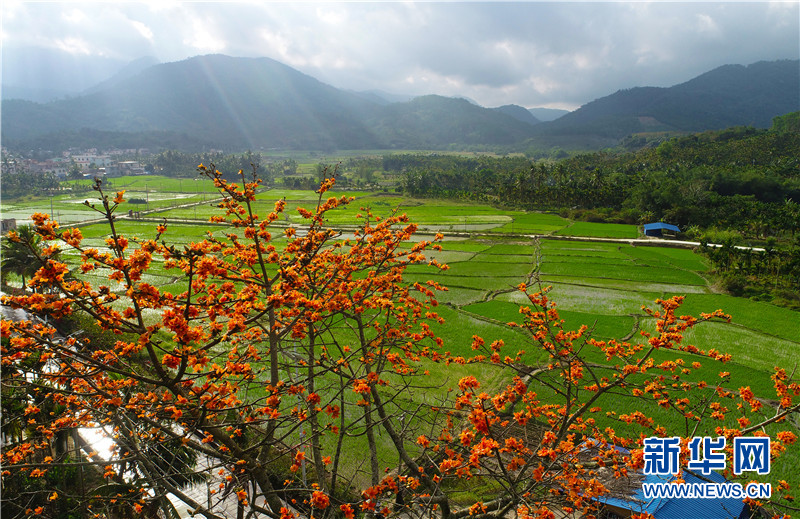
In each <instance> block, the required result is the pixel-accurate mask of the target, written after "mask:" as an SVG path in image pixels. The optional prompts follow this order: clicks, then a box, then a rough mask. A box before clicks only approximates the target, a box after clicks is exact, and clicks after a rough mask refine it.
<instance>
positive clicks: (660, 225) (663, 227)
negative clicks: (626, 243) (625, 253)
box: [644, 222, 681, 238]
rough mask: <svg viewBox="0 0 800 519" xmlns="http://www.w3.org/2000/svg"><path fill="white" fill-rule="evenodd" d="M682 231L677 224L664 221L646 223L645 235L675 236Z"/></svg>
mask: <svg viewBox="0 0 800 519" xmlns="http://www.w3.org/2000/svg"><path fill="white" fill-rule="evenodd" d="M679 232H681V230H680V229H679V228H678V227H677V226H676V225H671V224H668V223H664V222H655V223H646V224H644V235H645V236H653V237H657V238H661V237H663V236H675V235H676V234H678V233H679Z"/></svg>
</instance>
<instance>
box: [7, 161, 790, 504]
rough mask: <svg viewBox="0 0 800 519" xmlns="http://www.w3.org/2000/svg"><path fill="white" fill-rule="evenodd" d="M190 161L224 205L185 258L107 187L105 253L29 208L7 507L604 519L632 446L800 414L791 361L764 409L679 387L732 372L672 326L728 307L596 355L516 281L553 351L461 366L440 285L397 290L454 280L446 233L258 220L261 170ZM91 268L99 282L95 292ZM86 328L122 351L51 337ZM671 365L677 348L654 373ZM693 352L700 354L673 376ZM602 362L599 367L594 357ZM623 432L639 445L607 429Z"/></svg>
mask: <svg viewBox="0 0 800 519" xmlns="http://www.w3.org/2000/svg"><path fill="white" fill-rule="evenodd" d="M199 170H200V172H201V173H202V174H203V175H205V176H207V177H208V178H209V179H210V180H211V181H212V182H214V184H215V185H216V187H217V188H218V189H219V190H220V193H221V195H222V199H221V200H222V201H221V202H220V204H219V205H220V208H221V210H222V211H221V214H220V216H217V217H214V218H212V221H213V222H215V223H227V226H226V227H220V229H222V230H223V231H222V232H217V233H209V234H208V237H207V238H206V239H205V240H203V241H201V242H197V243H191V244H189V245H187V246H182V247H179V246H176V245H170V244H169V242H168V241H167V238H168V237H169V228H168V226H166V225H163V224H162V225H159V226H158V227H157V228H156V229H154V236H153V238H152V239H141V238H133V237H126V236H124V235H123V234H122V233H121V232H120V231H119V229H118V227H119V220H118V219H117V216H116V214H115V213H116V210H117V209H118V207H119V204H121V203H122V202H123V200H124V198H123V197H124V193H123V192H120V193H116V194H115V195H114V196H110V195H107V194H106V193H105V192H104V191H103V189H102V185H101V184H100V183H99V182H98V183H97V185H96V189H97V191H98V194H99V200H100V202H99V204H98V205H97V206H96V207H95V208H96V210H97V211H99V212H100V213H102V215H103V216H104V218H105V219H106V220H107V222H108V225H109V232H110V234H109V237H108V239H107V240H106V245H107V247H106V248H105V249H103V250H100V249H97V248H92V247H88V246H85V245H84V243H83V242H84V240H83V237H82V235H81V232H80V230H79V229H77V228H67V229H61V228H60V227H59V225H58V223H57V222H55V221H53V220H52V219H51V218H50V217H49V216H48V215H44V214H36V215H34V216H33V220H34V223H35V228H36V231H37V233H38V235H39V236H41V238H42V239H43V240H44V242H45V244H46V246H45V247H44V248H42V249H36V251H35V254H36V257H37V260H38V262H39V263H40V265H41V268H39V270H38V272H37V273H36V274H35V276H34V277H33V279H32V280H31V281H30V283H29V287H30V288H31V289H33V292H32V293H26V294H22V295H18V296H12V297H6V298H4V301H3V302H4V304H5V305H9V306H12V307H16V308H22V309H24V310H25V311H26V312H27V313H28V314H29V316H30V318H29V319H26V320H19V321H12V320H4V321H3V322H2V338H3V343H2V369H3V372H2V375H3V380H2V388H3V398H4V400H5V401H6V403H8V406H6V404H4V413H5V414H7V415H8V414H9V413H10V416H4V434H5V436H4V438H5V444H4V450H3V453H2V465H3V484H4V496H3V510H4V512H5V511H8V512H9V514H10V515H12V516H24V515H29V514H39V515H45V516H51V517H65V516H67V515H69V514H84V515H85V516H90V515H94V516H97V517H109V518H115V517H132V516H139V515H146V516H151V517H156V516H158V517H165V518H166V517H174V516H176V515H177V513H178V512H177V510H178V508H180V506H183V507H184V508H185V509H187V510H188V511H189V512H190V513H192V514H195V515H202V516H204V517H208V518H222V517H233V516H238V517H244V516H245V515H247V516H248V517H260V516H267V517H272V518H275V519H290V518H292V517H296V516H299V517H315V518H324V517H333V516H343V517H346V518H347V519H352V518H353V517H355V516H357V515H359V516H360V515H366V516H369V517H374V516H377V515H382V516H383V517H388V516H393V515H396V516H403V517H441V518H442V519H457V518H461V517H466V516H478V517H480V518H490V517H491V518H500V517H507V516H511V515H514V514H516V515H517V516H519V517H523V518H526V517H555V516H556V515H563V514H567V515H576V516H577V515H580V514H594V513H596V511H597V510H598V501H597V499H598V498H599V497H601V496H603V495H605V494H607V493H608V491H609V488H610V486H612V483H613V482H614V481H617V480H620V479H625V478H629V477H631V474H633V473H635V472H636V471H638V470H639V469H641V468H642V466H643V461H642V440H643V438H644V437H645V436H649V435H654V436H663V435H666V434H680V435H681V436H683V437H685V438H686V439H687V440H688V437H689V436H691V435H692V434H695V433H698V431H701V432H704V433H705V432H707V431H709V430H714V429H717V431H718V433H719V434H720V435H724V436H726V437H731V438H732V437H735V436H738V435H744V434H749V433H752V432H754V431H760V430H761V428H763V427H765V426H766V425H768V424H772V423H773V422H776V423H777V422H782V421H785V420H786V419H787V417H789V416H790V415H791V414H792V413H797V412H798V409H799V408H800V406H799V405H798V404H797V403H796V402H795V401H794V400H793V399H794V397H796V396H797V395H798V393H800V387H798V385H797V383H796V382H794V381H793V380H791V377H790V376H789V375H788V374H787V373H786V372H785V371H782V370H778V371H776V374H775V375H774V377H773V378H774V381H775V388H776V391H777V393H778V397H779V399H778V400H779V403H778V404H776V405H775V407H774V408H772V409H774V413H772V414H771V415H769V416H767V415H766V413H765V408H764V406H763V405H762V404H761V401H759V400H757V399H756V398H755V397H754V396H753V394H752V392H750V391H748V390H746V388H742V390H740V391H739V392H738V394H737V393H735V392H732V391H730V390H728V389H726V388H724V386H723V385H722V384H718V385H716V387H715V386H714V385H712V384H709V383H706V382H702V381H692V380H691V377H690V375H691V372H692V371H693V370H694V369H696V367H698V366H699V361H700V360H703V359H704V358H705V359H708V361H713V362H717V361H725V360H726V358H727V357H726V356H724V355H722V354H720V353H718V352H716V351H713V350H712V351H700V350H698V349H697V348H694V347H692V346H689V345H685V344H684V343H683V338H682V334H683V332H684V331H685V330H687V329H688V328H690V327H692V326H695V325H696V324H698V323H700V322H702V321H705V320H709V319H719V318H725V316H724V315H722V313H721V312H713V313H711V314H704V315H702V316H700V317H699V318H693V317H679V316H678V314H677V313H676V311H677V309H678V308H679V306H680V302H681V299H680V298H673V299H670V300H666V301H660V302H659V305H660V309H658V310H654V311H650V313H651V315H652V316H653V317H654V318H655V320H656V322H657V328H656V331H655V332H654V333H653V334H652V335H645V336H644V337H643V338H642V341H641V342H639V343H625V342H617V341H608V342H603V341H597V340H595V339H593V338H592V337H591V333H590V332H589V330H588V329H587V328H586V327H582V328H580V329H579V330H577V331H568V330H564V329H563V321H562V320H561V319H560V318H559V315H558V312H557V310H556V308H555V305H554V304H553V303H552V302H551V301H549V299H548V296H547V293H546V290H539V291H537V292H533V291H529V289H528V287H527V286H525V285H520V287H519V289H520V290H521V291H523V292H525V293H526V294H528V298H529V302H530V305H529V306H525V307H523V308H522V313H523V320H522V323H521V324H511V325H512V326H516V327H519V328H522V329H523V330H525V331H526V332H527V333H528V335H529V337H530V340H529V342H528V343H527V346H526V348H528V349H529V350H530V349H531V348H536V349H538V350H540V351H543V352H544V355H545V356H546V357H547V359H548V360H547V361H546V362H544V363H543V364H541V365H534V366H529V365H526V363H525V362H524V361H525V359H526V358H528V357H527V356H526V353H525V352H524V351H521V348H520V347H519V346H518V345H505V344H503V343H502V342H500V341H495V342H490V343H488V344H487V342H486V341H484V340H483V339H481V338H480V337H475V338H474V341H473V344H472V347H473V350H474V352H475V354H474V356H473V357H470V358H464V357H454V356H451V355H449V354H447V353H446V352H444V351H443V350H442V348H441V346H442V341H441V339H439V338H438V337H437V336H436V332H435V327H436V325H438V324H441V322H442V319H441V318H440V317H439V316H438V315H437V313H436V311H435V308H436V305H437V303H436V298H435V294H436V292H437V291H438V290H441V289H442V287H440V286H439V285H438V284H437V283H436V282H434V281H430V282H428V283H426V284H420V283H409V282H406V281H405V280H404V271H405V269H406V268H407V267H408V266H409V265H414V264H419V263H429V264H431V265H432V267H433V268H434V269H436V268H440V269H444V268H446V266H444V265H440V264H438V263H437V262H436V261H435V260H430V259H428V258H426V255H425V254H426V250H428V249H429V248H438V247H439V245H438V244H437V243H436V242H438V241H440V240H441V239H442V236H440V235H437V236H436V237H435V238H434V239H433V240H432V242H428V241H418V242H412V241H411V238H412V235H413V234H414V233H415V231H416V229H417V228H416V226H415V225H414V224H412V223H409V222H408V219H407V218H406V217H405V216H404V215H397V214H393V215H391V216H389V217H385V218H381V217H378V216H375V215H373V214H372V213H370V212H369V211H368V210H364V211H363V213H362V214H360V215H358V217H357V218H358V222H359V224H358V226H357V228H356V230H354V231H348V233H347V234H343V233H342V232H340V231H337V230H335V229H333V228H331V227H330V226H328V225H326V222H325V216H326V214H327V213H328V212H329V211H333V210H335V209H336V208H337V207H339V206H341V205H345V204H348V203H349V202H350V199H348V198H347V197H342V198H336V197H327V198H326V193H327V192H328V191H329V189H330V188H331V187H332V186H333V184H334V178H329V179H327V180H325V181H324V182H323V183H322V185H321V186H320V189H319V194H320V197H319V201H318V203H317V206H316V209H315V210H314V211H308V210H305V209H302V208H301V209H298V211H299V213H300V215H301V216H302V218H303V219H304V221H305V225H304V226H302V227H299V228H294V227H278V223H279V219H280V215H281V213H283V212H284V211H285V210H286V205H285V202H284V201H278V202H276V203H275V207H274V210H273V211H270V212H269V213H268V214H266V215H259V214H257V212H256V203H255V199H256V192H257V189H258V186H259V180H258V178H257V177H256V175H255V171H254V172H253V175H252V178H248V175H246V174H245V173H243V172H240V175H241V179H242V183H241V185H236V184H231V183H228V182H227V181H225V180H224V179H223V178H222V176H221V174H220V173H219V172H218V171H216V169H215V168H214V167H213V166H210V167H206V166H203V165H201V166H200V167H199ZM281 235H282V236H281ZM9 239H11V240H19V239H20V237H19V236H16V235H14V234H12V235H10V236H9ZM32 250H33V249H32ZM70 257H78V258H80V262H79V264H77V265H71V264H69V263H67V260H68V258H70ZM154 269H164V270H166V271H168V272H173V273H177V275H178V276H179V277H180V278H181V279H182V280H183V281H184V282H185V286H184V289H183V290H182V291H181V293H178V294H173V293H171V292H168V291H166V290H162V289H159V287H157V286H154V285H152V284H150V283H148V282H147V279H148V278H147V276H146V274H147V273H148V271H151V270H154ZM87 275H92V276H94V278H98V277H99V276H102V279H103V280H104V281H103V282H101V283H99V284H97V285H96V286H95V285H93V284H90V283H89V282H88V281H86V280H85V279H84V278H85V277H86V276H87ZM105 280H107V281H105ZM77 314H80V315H84V316H90V317H91V320H92V321H93V322H94V323H95V324H96V326H98V327H99V328H100V329H102V330H103V331H105V333H106V336H107V337H108V336H110V337H113V339H112V340H105V341H96V340H95V341H90V340H88V339H87V338H85V337H84V336H81V335H80V334H67V333H65V332H64V330H62V329H61V326H62V323H63V322H65V321H68V320H69V319H70V316H73V315H77ZM670 351H674V352H677V353H678V354H680V355H677V356H676V357H675V358H671V359H667V360H656V358H657V357H658V358H659V359H661V357H660V353H661V352H670ZM687 355H690V356H693V357H696V358H697V362H696V363H695V364H694V365H692V364H687V363H686V362H685V361H684V360H683V359H684V357H685V356H687ZM598 356H600V357H601V358H603V359H605V362H603V363H599V362H597V361H596V360H595V361H592V360H591V359H597V358H598ZM704 362H705V361H704ZM432 363H450V364H453V365H473V366H474V367H475V369H474V371H472V373H473V374H472V375H467V376H464V377H462V378H460V380H457V381H454V382H453V383H452V386H453V387H452V390H453V391H452V392H447V391H446V390H443V389H446V388H440V386H441V385H442V382H441V381H437V380H431V377H430V376H428V375H427V373H428V371H427V369H428V368H429V367H431V366H432ZM486 373H491V374H492V375H491V376H490V377H486V378H484V377H483V375H481V374H486ZM497 380H501V381H502V383H501V384H500V385H499V386H498V384H497V382H496V381H497ZM492 381H494V382H492ZM446 383H447V382H445V384H446ZM412 395H415V396H412ZM423 395H424V398H423ZM621 395H625V396H626V397H627V398H635V399H641V401H642V402H656V403H657V405H658V406H659V407H660V408H663V409H666V410H668V411H669V412H672V413H675V414H676V415H677V416H679V417H680V418H681V423H684V424H691V426H689V425H687V426H686V428H685V430H683V431H681V432H677V433H676V432H675V430H674V427H672V428H668V427H665V426H664V425H660V424H659V423H657V421H656V420H655V419H654V418H653V417H651V416H648V415H647V414H646V413H644V412H640V411H636V412H633V413H627V414H621V415H616V414H614V412H613V399H614V398H620V397H621ZM12 404H13V405H12ZM609 404H610V405H611V406H612V408H608V406H609ZM604 405H605V406H606V408H605V411H606V412H605V413H603V412H601V409H603V407H602V406H604ZM737 406H738V407H737ZM642 408H643V409H646V406H645V404H643V407H642ZM734 408H735V410H734ZM729 414H737V417H738V420H735V421H733V423H731V420H730V417H729V416H727V415H729ZM615 423H619V424H621V425H622V424H624V426H626V427H627V426H635V427H638V428H639V429H640V432H638V433H634V432H630V429H629V428H628V429H627V430H628V431H629V432H627V433H618V432H617V431H615V429H614V428H613V425H614V424H615ZM12 425H13V427H12ZM701 426H702V429H699V427H701ZM709 428H710V429H709ZM12 429H13V433H12ZM91 431H95V432H96V431H103V433H104V434H105V435H107V436H108V437H109V438H110V439H111V449H110V451H108V452H105V453H100V452H98V449H97V448H96V447H95V446H94V445H93V444H92V443H91V442H90V441H87V439H86V436H87V434H88V433H89V432H91ZM793 442H794V435H793V434H792V433H791V432H790V431H789V430H786V431H782V432H780V434H777V435H776V436H775V437H774V438H773V443H772V445H773V453H772V454H773V455H774V456H777V455H779V454H780V453H781V451H782V450H784V449H785V448H786V446H788V445H791V444H792V443H793ZM684 443H685V442H684ZM685 449H686V447H685V445H684V450H685ZM684 454H685V453H684ZM65 476H66V481H65ZM198 487H200V488H202V489H203V492H202V493H201V497H198V492H197V491H196V490H197V488H198ZM787 487H788V485H787ZM9 489H11V490H13V492H12V493H10V494H9V492H7V491H8V490H9ZM467 489H469V490H470V492H467V493H465V490H467ZM781 490H786V491H788V488H786V487H783V488H781ZM465 494H466V495H465ZM177 505H180V506H177Z"/></svg>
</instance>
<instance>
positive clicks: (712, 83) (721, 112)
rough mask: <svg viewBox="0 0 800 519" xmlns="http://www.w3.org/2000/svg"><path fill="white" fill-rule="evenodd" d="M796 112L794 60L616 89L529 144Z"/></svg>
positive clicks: (799, 83) (753, 122) (798, 88)
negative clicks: (667, 83)
mask: <svg viewBox="0 0 800 519" xmlns="http://www.w3.org/2000/svg"><path fill="white" fill-rule="evenodd" d="M798 109H800V61H797V60H783V61H772V62H758V63H754V64H752V65H749V66H742V65H725V66H722V67H719V68H716V69H714V70H712V71H710V72H707V73H705V74H702V75H700V76H698V77H696V78H694V79H692V80H690V81H687V82H686V83H682V84H679V85H675V86H672V87H669V88H656V87H638V88H631V89H629V90H620V91H618V92H616V93H614V94H611V95H609V96H606V97H603V98H600V99H597V100H595V101H592V102H591V103H588V104H586V105H584V106H582V107H581V108H579V109H578V110H575V111H574V112H570V113H568V114H566V115H564V116H563V117H561V118H559V119H558V120H555V121H552V122H548V123H544V124H542V125H540V126H538V127H537V128H536V130H537V137H536V138H535V139H534V141H539V142H548V143H551V144H552V143H555V142H558V141H559V139H560V141H561V143H562V144H563V143H567V142H572V143H574V144H576V145H577V147H586V146H587V145H590V144H592V143H600V142H606V143H609V144H610V143H615V142H617V141H618V140H619V139H621V138H623V137H625V136H626V135H630V134H634V133H641V132H657V131H674V132H698V131H705V130H718V129H722V128H728V127H731V126H754V127H758V128H767V127H769V126H770V124H771V122H772V118H773V117H775V116H778V115H783V114H786V113H789V112H793V111H797V110H798Z"/></svg>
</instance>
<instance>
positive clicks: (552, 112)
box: [528, 108, 569, 122]
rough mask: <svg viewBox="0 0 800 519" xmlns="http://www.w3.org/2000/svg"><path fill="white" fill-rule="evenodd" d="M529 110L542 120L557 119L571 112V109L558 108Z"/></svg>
mask: <svg viewBox="0 0 800 519" xmlns="http://www.w3.org/2000/svg"><path fill="white" fill-rule="evenodd" d="M528 111H529V112H530V113H532V114H533V116H534V117H536V118H537V119H539V120H540V121H542V122H549V121H555V120H556V119H558V118H559V117H561V116H564V115H567V114H568V113H569V110H559V109H557V108H528Z"/></svg>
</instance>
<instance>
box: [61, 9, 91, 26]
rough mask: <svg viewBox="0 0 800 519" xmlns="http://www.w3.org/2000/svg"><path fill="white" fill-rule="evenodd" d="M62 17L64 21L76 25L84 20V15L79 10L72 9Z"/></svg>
mask: <svg viewBox="0 0 800 519" xmlns="http://www.w3.org/2000/svg"><path fill="white" fill-rule="evenodd" d="M62 17H63V18H64V20H66V21H67V22H69V23H72V24H77V23H80V22H82V21H84V20H86V14H85V13H84V12H83V11H81V10H79V9H73V10H71V11H69V12H66V13H64V14H63V15H62Z"/></svg>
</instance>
